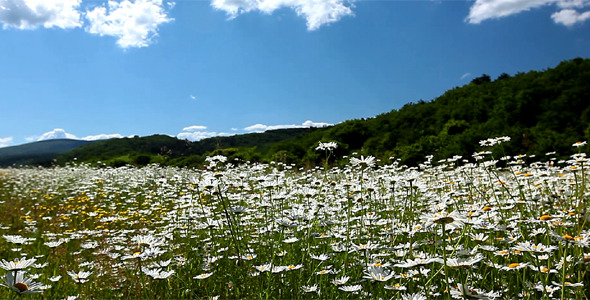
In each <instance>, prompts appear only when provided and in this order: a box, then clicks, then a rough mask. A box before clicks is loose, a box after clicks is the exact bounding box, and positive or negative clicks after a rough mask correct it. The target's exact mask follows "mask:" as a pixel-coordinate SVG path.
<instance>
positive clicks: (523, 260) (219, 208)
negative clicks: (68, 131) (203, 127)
mask: <svg viewBox="0 0 590 300" xmlns="http://www.w3.org/2000/svg"><path fill="white" fill-rule="evenodd" d="M509 142H510V138H508V137H499V138H490V139H487V140H484V141H481V142H480V149H481V152H477V153H474V154H473V156H472V157H459V156H455V157H452V158H449V159H445V160H440V161H431V160H430V159H429V160H427V161H425V162H423V163H422V164H420V166H419V167H407V166H404V165H401V164H399V163H396V162H395V160H394V163H392V164H384V163H381V162H380V161H378V160H377V159H375V158H374V157H372V156H368V157H365V156H356V155H353V156H352V157H350V158H349V163H348V164H347V165H345V166H341V167H328V166H329V165H328V164H326V166H325V167H316V168H314V169H311V170H303V169H299V168H297V167H295V166H294V165H286V164H283V163H278V162H277V163H269V164H258V163H247V162H245V163H240V164H238V163H235V162H232V161H227V159H226V158H225V157H223V156H214V157H209V158H208V159H207V161H208V165H207V166H206V167H204V168H202V169H189V168H176V167H161V166H158V165H148V166H146V167H141V168H135V167H121V168H110V167H102V168H99V167H91V166H90V165H85V164H77V165H74V164H72V165H68V166H66V167H54V168H8V169H0V211H2V214H0V234H1V235H2V238H1V239H0V259H1V260H0V268H1V269H0V276H2V280H0V284H2V287H0V298H2V299H16V298H19V299H20V298H25V297H26V298H36V299H40V298H47V299H62V298H66V299H74V298H76V297H77V298H78V299H89V298H94V299H112V298H133V299H316V298H318V299H319V298H321V299H369V298H370V299H445V298H448V299H451V298H453V299H585V298H588V297H589V296H590V292H589V291H588V290H587V288H586V286H585V285H584V282H590V275H589V274H588V270H589V269H590V268H589V264H590V249H589V246H590V231H589V230H588V228H589V224H588V223H589V222H590V220H589V217H588V214H587V213H588V212H587V209H588V203H589V201H590V200H589V198H588V197H589V196H588V195H589V191H590V188H589V187H588V163H587V161H588V160H587V157H586V155H585V154H584V153H583V150H584V149H585V148H586V147H587V145H586V143H585V142H578V143H575V144H574V145H572V153H571V156H569V159H565V160H559V159H557V158H556V154H555V153H547V154H546V157H542V158H540V157H534V158H531V157H527V156H526V155H514V154H512V155H514V156H509V155H507V154H506V153H504V152H503V144H504V143H509ZM335 147H337V144H335V143H320V144H319V145H318V148H317V150H318V151H321V152H322V153H325V157H326V162H329V161H330V158H331V156H330V155H331V153H332V151H333V150H334V148H335ZM560 154H563V153H560ZM566 155H567V154H566ZM528 161H530V162H528Z"/></svg>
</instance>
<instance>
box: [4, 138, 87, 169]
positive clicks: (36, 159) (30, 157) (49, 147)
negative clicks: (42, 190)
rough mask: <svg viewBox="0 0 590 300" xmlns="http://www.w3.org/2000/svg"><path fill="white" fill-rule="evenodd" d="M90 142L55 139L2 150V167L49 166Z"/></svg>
mask: <svg viewBox="0 0 590 300" xmlns="http://www.w3.org/2000/svg"><path fill="white" fill-rule="evenodd" d="M88 143H91V142H90V141H82V140H72V139H55V140H46V141H39V142H33V143H28V144H23V145H18V146H10V147H4V148H0V166H1V167H7V166H19V165H29V164H32V165H49V164H51V162H52V161H53V159H54V158H56V157H57V156H59V155H60V154H62V153H65V152H68V151H71V150H72V149H75V148H77V147H79V146H82V145H86V144H88Z"/></svg>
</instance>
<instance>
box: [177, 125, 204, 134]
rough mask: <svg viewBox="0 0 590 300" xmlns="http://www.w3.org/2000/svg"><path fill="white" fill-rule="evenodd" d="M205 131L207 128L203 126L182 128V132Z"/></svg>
mask: <svg viewBox="0 0 590 300" xmlns="http://www.w3.org/2000/svg"><path fill="white" fill-rule="evenodd" d="M205 129H207V126H203V125H193V126H188V127H184V128H182V131H188V132H194V131H201V130H205Z"/></svg>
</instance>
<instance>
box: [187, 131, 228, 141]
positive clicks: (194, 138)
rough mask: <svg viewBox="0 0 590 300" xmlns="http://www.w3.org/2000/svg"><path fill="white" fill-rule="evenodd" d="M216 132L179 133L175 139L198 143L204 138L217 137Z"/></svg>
mask: <svg viewBox="0 0 590 300" xmlns="http://www.w3.org/2000/svg"><path fill="white" fill-rule="evenodd" d="M219 135H220V134H218V133H217V132H214V131H192V132H181V133H179V134H178V135H177V136H176V137H177V138H179V139H181V140H189V141H199V140H202V139H205V138H210V137H214V136H219Z"/></svg>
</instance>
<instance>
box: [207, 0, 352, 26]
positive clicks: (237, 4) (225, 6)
mask: <svg viewBox="0 0 590 300" xmlns="http://www.w3.org/2000/svg"><path fill="white" fill-rule="evenodd" d="M353 2H354V1H346V0H262V1H256V0H212V1H211V5H212V6H213V7H214V8H215V9H218V10H223V11H225V12H226V13H227V14H228V15H229V17H230V18H235V17H237V16H238V15H240V14H243V13H247V12H251V11H260V12H263V13H266V14H272V13H273V12H274V11H275V10H277V9H280V8H285V7H286V8H290V9H293V10H294V11H295V12H296V13H297V15H298V16H302V17H303V18H305V20H306V22H307V29H308V30H316V29H318V28H320V27H321V26H323V25H325V24H329V23H334V22H337V21H339V20H340V19H341V18H342V17H345V16H352V15H354V13H353V11H352V8H353V7H354V5H353Z"/></svg>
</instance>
